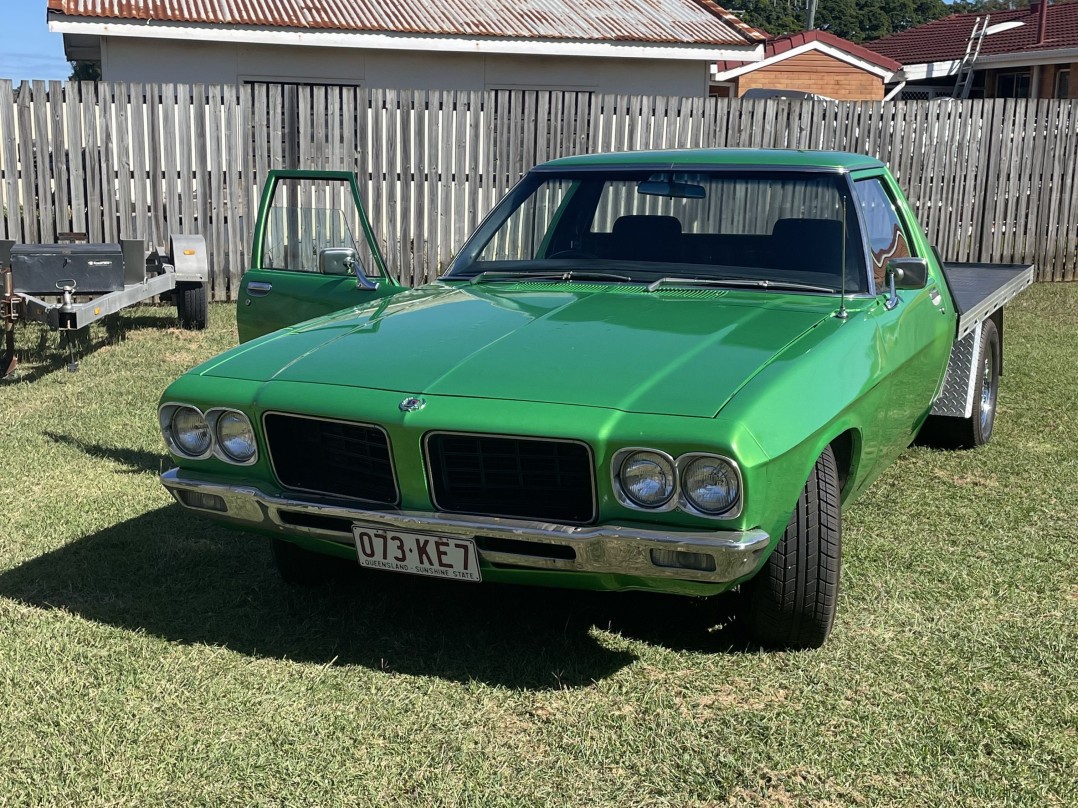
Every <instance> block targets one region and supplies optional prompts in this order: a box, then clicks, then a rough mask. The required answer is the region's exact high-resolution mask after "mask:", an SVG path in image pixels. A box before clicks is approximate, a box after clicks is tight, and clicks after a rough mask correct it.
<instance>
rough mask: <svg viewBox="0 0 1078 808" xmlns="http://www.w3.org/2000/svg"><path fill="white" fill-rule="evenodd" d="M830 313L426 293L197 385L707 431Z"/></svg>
mask: <svg viewBox="0 0 1078 808" xmlns="http://www.w3.org/2000/svg"><path fill="white" fill-rule="evenodd" d="M833 308H834V306H833V303H832V302H831V301H826V300H821V299H820V298H812V297H808V296H789V295H782V294H776V293H759V294H745V293H740V294H728V293H727V292H725V291H723V290H700V289H669V290H659V291H657V292H654V293H648V292H646V291H644V290H643V289H642V288H641V287H617V286H610V285H594V286H592V285H585V284H577V283H573V284H568V283H563V284H513V285H511V286H510V285H505V284H479V285H463V286H461V285H455V284H453V285H451V284H445V283H439V284H432V285H430V286H426V287H422V288H420V289H416V290H413V291H410V292H404V293H402V294H399V295H396V296H394V297H391V298H387V299H385V300H383V301H381V302H380V303H372V304H370V305H367V306H364V307H361V308H358V309H349V310H345V311H341V312H337V313H336V314H333V315H330V316H328V317H323V318H320V319H317V320H311V321H309V322H307V323H303V324H300V325H299V326H295V327H293V328H289V329H284V330H282V331H278V332H274V333H273V334H270V335H267V336H266V337H263V338H261V339H258V340H255V341H253V342H250V343H247V344H245V345H241V346H239V347H238V348H235V349H233V350H232V351H229V352H228V353H225V354H223V355H222V356H221V357H219V358H218V360H217V361H211V362H210V363H208V364H207V365H204V366H202V368H200V369H198V371H196V372H200V373H202V374H203V375H210V376H218V377H225V378H237V379H247V380H253V381H267V382H269V381H275V380H284V381H290V382H301V383H309V384H320V385H325V384H332V385H341V386H350V387H365V388H372V389H381V390H393V391H399V392H400V393H402V394H406V395H417V396H423V395H431V396H463V397H470V398H485V399H510V400H518V401H536V402H550V403H559V404H574V405H581V406H589V407H604V408H611V409H616V410H622V411H625V412H640V413H662V414H678V415H688V416H699V417H711V416H714V415H715V414H716V413H718V412H719V410H721V409H722V407H723V406H724V404H725V403H726V402H727V401H729V399H730V398H731V397H732V396H733V395H734V394H735V393H736V392H737V390H738V389H739V388H740V387H741V386H743V385H744V384H745V383H746V382H747V381H748V380H749V379H751V378H752V377H753V376H754V375H755V374H756V373H758V372H759V371H760V370H761V369H762V368H763V367H765V366H766V365H767V364H768V363H770V362H771V361H772V360H774V359H775V358H776V356H778V355H779V354H780V353H781V352H782V351H783V349H784V348H786V347H787V346H789V345H790V344H791V343H793V342H795V341H796V340H798V339H799V338H800V337H801V336H802V335H804V334H805V333H806V332H808V331H810V330H811V329H812V328H814V327H815V326H816V325H818V324H819V323H820V321H821V320H823V319H824V318H826V317H827V316H828V315H829V314H830V313H831V312H832V311H833Z"/></svg>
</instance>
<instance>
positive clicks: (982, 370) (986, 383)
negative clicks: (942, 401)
mask: <svg viewBox="0 0 1078 808" xmlns="http://www.w3.org/2000/svg"><path fill="white" fill-rule="evenodd" d="M999 362H1000V347H999V330H998V329H997V328H996V324H995V322H994V321H992V320H985V321H984V323H983V324H982V325H981V341H980V343H979V344H978V346H977V355H976V356H975V357H974V358H973V374H974V382H973V411H972V412H971V413H970V416H969V418H952V417H947V416H932V417H930V418H929V419H928V420H927V421H925V425H924V426H923V427H922V428H921V433H920V434H919V435H918V436H917V437H918V440H920V441H922V442H924V443H927V444H929V445H932V446H938V447H940V448H944V449H976V448H977V447H978V446H984V445H985V444H986V443H988V441H989V440H990V439H991V437H992V428H993V427H994V426H995V423H996V402H997V399H998V397H999Z"/></svg>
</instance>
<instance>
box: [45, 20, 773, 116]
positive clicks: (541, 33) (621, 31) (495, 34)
mask: <svg viewBox="0 0 1078 808" xmlns="http://www.w3.org/2000/svg"><path fill="white" fill-rule="evenodd" d="M37 2H42V0H37ZM47 8H48V21H49V30H50V31H53V32H56V33H59V34H62V35H63V37H64V47H65V50H66V53H67V57H68V58H69V59H72V60H79V61H91V62H98V63H99V64H100V65H101V75H102V78H104V79H105V80H106V81H139V82H179V83H206V84H235V83H245V82H284V83H289V82H299V83H314V84H353V85H360V86H364V87H370V88H386V89H423V90H425V89H438V90H480V91H481V90H492V89H528V90H571V91H584V92H600V93H633V94H646V95H681V96H703V95H706V94H707V92H708V87H709V71H710V68H711V65H713V64H714V63H715V61H716V60H720V59H736V60H743V61H753V60H755V59H759V58H760V57H761V55H762V52H763V47H762V46H763V42H764V40H765V39H766V38H767V37H766V34H764V33H763V32H761V31H757V30H756V29H754V28H752V27H751V26H749V25H746V24H745V23H743V22H742V21H741V20H739V19H738V18H737V17H735V16H734V15H733V14H731V13H730V12H728V11H726V10H725V9H724V8H722V7H720V6H718V5H716V3H715V2H713V0H616V1H615V0H457V2H454V3H453V4H451V5H448V6H447V5H444V4H438V3H426V4H424V3H409V2H402V0H368V2H363V3H359V2H341V0H235V1H234V2H227V3H226V2H201V1H199V2H177V0H47Z"/></svg>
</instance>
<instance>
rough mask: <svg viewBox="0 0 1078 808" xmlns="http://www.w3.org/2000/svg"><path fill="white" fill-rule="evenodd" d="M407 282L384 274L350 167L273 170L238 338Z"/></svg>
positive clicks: (246, 279) (243, 288)
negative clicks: (315, 169) (324, 169)
mask: <svg viewBox="0 0 1078 808" xmlns="http://www.w3.org/2000/svg"><path fill="white" fill-rule="evenodd" d="M404 288H405V287H403V286H401V285H400V284H399V283H397V282H396V281H395V280H394V279H393V278H392V277H390V275H389V273H388V272H387V271H386V265H385V260H384V259H383V258H382V253H381V251H380V250H379V249H378V245H377V244H376V242H375V240H374V234H373V232H372V231H371V226H370V222H369V221H368V219H367V215H366V212H365V211H364V209H363V203H362V201H360V198H359V185H358V184H357V182H356V175H355V174H353V173H352V172H350V171H271V172H270V174H269V178H268V179H267V180H266V187H265V189H264V190H263V191H262V201H261V203H260V204H259V206H258V219H257V221H256V223H255V233H254V246H253V248H252V250H251V266H250V268H249V269H248V270H247V272H246V274H245V275H244V276H243V282H242V283H241V284H240V294H239V300H238V307H239V309H238V313H237V316H236V320H237V324H238V326H239V336H240V342H246V341H247V340H250V339H254V338H255V337H260V336H262V335H263V334H268V333H269V332H270V331H276V330H277V329H278V328H283V327H285V326H288V325H292V324H294V323H298V322H302V321H303V320H309V319H311V318H312V317H319V316H321V315H323V314H328V313H330V312H333V311H337V310H339V309H343V308H348V307H351V306H357V305H360V304H362V303H366V302H368V301H370V300H375V299H377V298H383V297H389V296H390V295H394V294H396V293H397V292H400V291H402V290H403V289H404Z"/></svg>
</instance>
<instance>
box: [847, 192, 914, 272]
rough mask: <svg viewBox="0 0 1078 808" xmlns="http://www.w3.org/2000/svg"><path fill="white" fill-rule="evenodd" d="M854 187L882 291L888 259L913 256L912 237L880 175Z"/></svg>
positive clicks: (873, 264) (873, 269)
mask: <svg viewBox="0 0 1078 808" xmlns="http://www.w3.org/2000/svg"><path fill="white" fill-rule="evenodd" d="M854 187H855V189H856V192H857V201H858V203H859V204H860V205H861V215H862V217H863V218H864V222H865V229H866V231H867V236H868V244H869V251H870V252H871V257H872V274H873V275H874V276H875V278H876V288H877V290H879V289H881V288H882V287H883V284H884V280H885V270H886V268H887V262H888V261H889V260H890V259H892V258H907V257H909V256H910V254H911V253H910V247H909V243H910V242H909V237H908V236H907V235H906V230H905V228H904V227H903V226H902V220H901V219H899V217H898V211H897V210H895V205H894V203H893V202H892V201H891V198H890V197H889V196H888V195H887V190H886V189H885V188H884V187H883V183H882V182H880V180H879V179H878V178H875V177H873V178H871V179H867V180H860V181H859V182H857V183H856V184H855V185H854Z"/></svg>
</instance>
